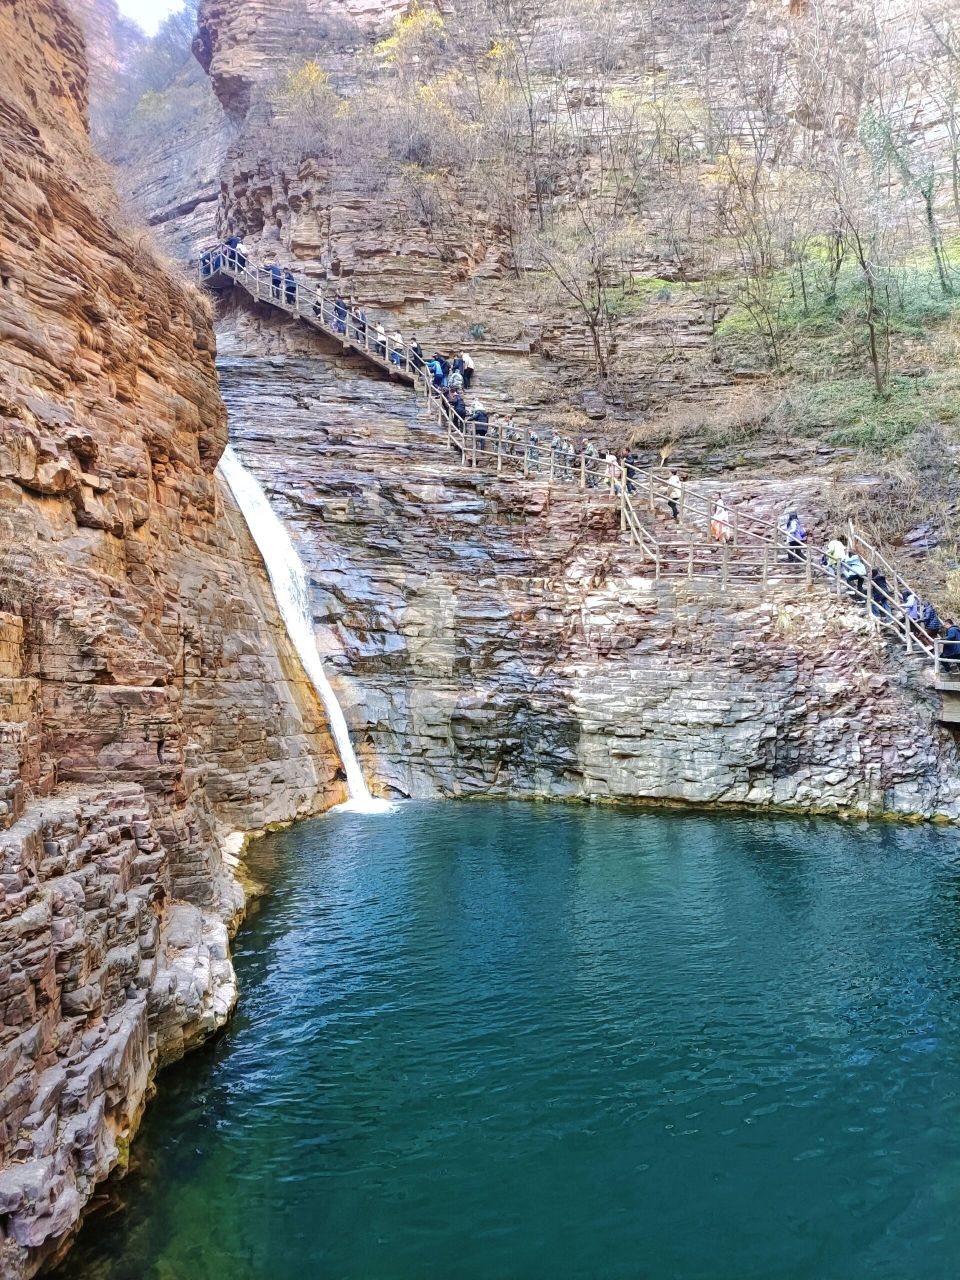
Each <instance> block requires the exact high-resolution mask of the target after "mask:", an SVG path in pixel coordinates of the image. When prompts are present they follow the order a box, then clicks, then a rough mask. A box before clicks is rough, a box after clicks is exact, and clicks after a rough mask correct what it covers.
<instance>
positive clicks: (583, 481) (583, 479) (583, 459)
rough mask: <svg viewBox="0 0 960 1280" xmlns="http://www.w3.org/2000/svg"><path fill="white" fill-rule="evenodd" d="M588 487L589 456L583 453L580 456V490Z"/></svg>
mask: <svg viewBox="0 0 960 1280" xmlns="http://www.w3.org/2000/svg"><path fill="white" fill-rule="evenodd" d="M586 487H587V455H586V454H585V453H581V455H580V488H581V489H585V488H586Z"/></svg>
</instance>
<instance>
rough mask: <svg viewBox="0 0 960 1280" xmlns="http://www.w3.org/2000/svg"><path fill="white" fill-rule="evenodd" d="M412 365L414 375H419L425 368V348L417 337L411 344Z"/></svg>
mask: <svg viewBox="0 0 960 1280" xmlns="http://www.w3.org/2000/svg"><path fill="white" fill-rule="evenodd" d="M410 363H411V364H412V365H413V371H414V373H419V372H420V370H421V369H422V368H423V347H421V345H420V343H419V341H418V339H417V337H416V336H414V339H413V341H412V342H411V343H410Z"/></svg>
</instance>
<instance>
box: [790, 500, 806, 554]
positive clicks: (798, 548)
mask: <svg viewBox="0 0 960 1280" xmlns="http://www.w3.org/2000/svg"><path fill="white" fill-rule="evenodd" d="M784 536H785V538H786V542H787V559H788V560H802V559H803V544H804V543H805V542H806V540H807V531H806V529H805V528H804V527H803V525H802V524H801V523H800V517H799V516H798V515H797V513H796V512H795V511H788V512H787V521H786V524H785V526H784Z"/></svg>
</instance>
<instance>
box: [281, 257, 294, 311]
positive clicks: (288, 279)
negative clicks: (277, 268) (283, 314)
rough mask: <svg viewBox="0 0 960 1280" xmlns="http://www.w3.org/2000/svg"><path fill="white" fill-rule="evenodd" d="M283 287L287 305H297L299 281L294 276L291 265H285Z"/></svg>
mask: <svg viewBox="0 0 960 1280" xmlns="http://www.w3.org/2000/svg"><path fill="white" fill-rule="evenodd" d="M283 289H284V294H285V295H286V299H287V306H288V307H293V306H296V302H297V282H296V280H295V279H294V277H293V272H292V271H291V270H290V268H289V267H285V268H284V271H283Z"/></svg>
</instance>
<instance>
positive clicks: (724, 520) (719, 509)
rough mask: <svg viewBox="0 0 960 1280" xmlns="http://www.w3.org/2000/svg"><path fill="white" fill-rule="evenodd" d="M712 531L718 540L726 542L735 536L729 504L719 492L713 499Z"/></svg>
mask: <svg viewBox="0 0 960 1280" xmlns="http://www.w3.org/2000/svg"><path fill="white" fill-rule="evenodd" d="M710 533H711V534H712V536H713V538H714V539H715V540H716V541H717V542H722V543H724V544H726V543H728V542H729V541H730V539H731V538H732V537H733V527H732V525H731V523H730V512H729V511H728V510H727V504H726V503H725V502H724V500H723V497H722V495H721V494H719V493H718V494H717V495H716V497H715V498H714V500H713V518H712V519H711V521H710Z"/></svg>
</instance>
